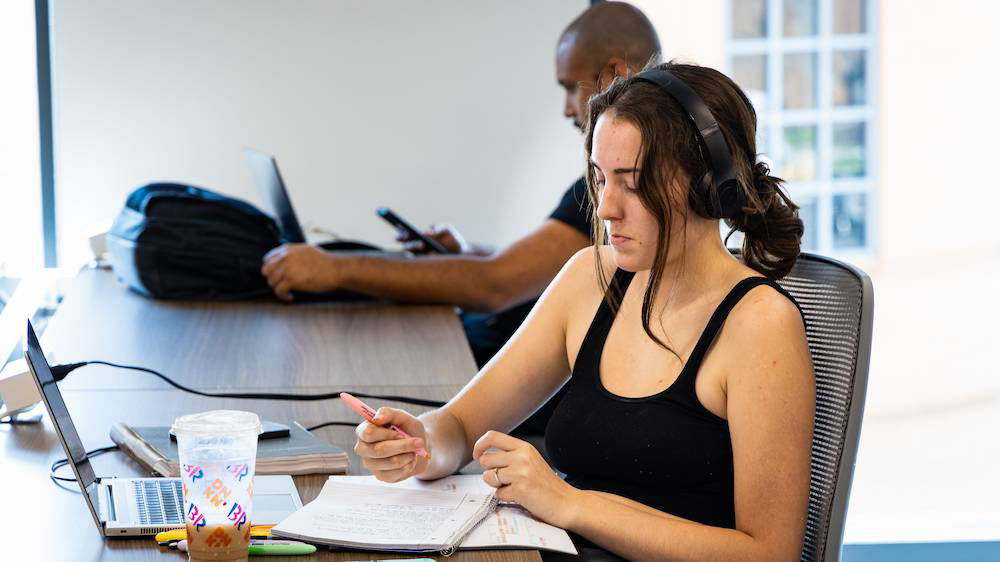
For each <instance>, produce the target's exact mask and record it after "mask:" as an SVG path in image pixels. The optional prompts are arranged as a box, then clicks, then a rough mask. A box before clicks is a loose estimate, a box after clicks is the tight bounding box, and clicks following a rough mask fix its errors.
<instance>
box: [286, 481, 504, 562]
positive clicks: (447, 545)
mask: <svg viewBox="0 0 1000 562" xmlns="http://www.w3.org/2000/svg"><path fill="white" fill-rule="evenodd" d="M496 505H497V500H496V496H495V495H494V494H492V493H490V494H480V493H456V492H446V491H440V490H417V489H412V488H405V487H388V486H374V485H370V484H365V483H358V482H351V481H341V480H338V479H336V478H330V479H329V480H327V481H326V484H324V485H323V490H322V491H320V493H319V496H317V498H316V499H315V500H313V501H312V502H310V503H309V504H307V505H306V506H305V507H303V508H302V509H300V510H298V511H296V512H295V513H293V514H292V515H290V516H288V517H287V518H286V519H285V520H284V521H282V522H281V523H279V524H278V525H277V526H276V527H273V528H272V529H271V535H272V536H275V537H280V538H288V539H297V540H303V541H306V542H310V543H314V544H325V545H330V546H337V547H342V548H349V549H358V550H381V551H402V552H441V553H443V554H450V553H451V552H454V551H455V549H456V548H457V547H458V545H459V543H461V542H462V539H463V538H464V537H465V536H466V535H467V534H469V531H471V530H472V528H473V527H475V526H476V525H477V524H478V523H479V522H480V521H482V520H483V518H485V517H486V516H487V515H488V514H489V513H491V512H492V511H493V510H494V509H495V508H496Z"/></svg>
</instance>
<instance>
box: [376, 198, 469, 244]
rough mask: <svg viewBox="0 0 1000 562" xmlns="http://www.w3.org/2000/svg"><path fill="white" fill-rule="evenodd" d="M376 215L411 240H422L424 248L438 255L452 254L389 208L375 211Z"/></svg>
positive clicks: (380, 208)
mask: <svg viewBox="0 0 1000 562" xmlns="http://www.w3.org/2000/svg"><path fill="white" fill-rule="evenodd" d="M375 214H377V215H378V216H380V217H382V218H383V219H384V220H385V221H386V222H388V223H389V224H391V225H392V226H394V227H395V228H396V229H397V230H400V231H402V232H405V233H406V234H408V235H409V237H410V238H412V239H414V240H420V241H421V242H423V243H424V246H426V247H427V248H428V250H430V251H432V252H436V253H438V254H448V253H451V252H449V251H448V249H447V248H445V247H444V246H442V245H441V244H440V243H439V242H438V241H437V240H434V239H432V238H428V237H427V236H424V235H423V234H421V232H420V231H419V230H417V229H416V228H413V225H411V224H410V223H408V222H406V221H404V220H403V219H401V218H399V216H398V215H396V213H393V212H392V211H391V210H389V208H388V207H379V208H378V209H376V210H375Z"/></svg>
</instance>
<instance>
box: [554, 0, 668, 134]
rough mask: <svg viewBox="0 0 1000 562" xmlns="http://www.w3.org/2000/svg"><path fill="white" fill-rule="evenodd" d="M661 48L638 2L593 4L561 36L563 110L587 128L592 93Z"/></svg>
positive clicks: (558, 72)
mask: <svg viewBox="0 0 1000 562" xmlns="http://www.w3.org/2000/svg"><path fill="white" fill-rule="evenodd" d="M659 52H660V40H659V39H658V38H657V36H656V30H655V29H653V24H652V23H650V21H649V19H648V18H647V17H646V16H645V14H643V13H642V12H641V11H639V9H638V8H636V7H635V6H632V5H631V4H626V3H624V2H601V3H599V4H595V5H594V6H591V7H590V8H589V9H588V10H587V11H585V12H584V13H582V14H580V16H579V17H577V18H576V19H575V20H573V21H572V23H570V24H569V26H568V27H567V28H566V30H565V31H563V33H562V35H561V36H560V37H559V47H558V49H557V51H556V79H557V80H558V81H559V84H560V85H562V87H563V88H565V89H566V105H565V108H564V111H563V114H564V115H565V116H566V117H569V118H570V119H572V120H573V123H574V124H575V125H576V126H577V127H578V128H580V129H581V130H582V129H583V122H584V121H585V120H586V116H585V115H584V110H585V109H586V102H587V99H588V98H590V96H592V95H593V94H596V93H597V92H598V91H600V90H601V88H605V87H607V85H608V84H610V83H611V81H612V80H614V78H615V76H628V75H629V74H631V73H634V72H637V71H638V70H640V69H642V68H643V67H644V66H645V65H646V63H647V62H649V60H650V59H651V58H652V57H653V56H654V55H658V54H659Z"/></svg>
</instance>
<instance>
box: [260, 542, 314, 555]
mask: <svg viewBox="0 0 1000 562" xmlns="http://www.w3.org/2000/svg"><path fill="white" fill-rule="evenodd" d="M314 552H316V547H315V546H313V545H311V544H306V543H304V542H299V541H275V540H252V541H250V553H249V554H250V556H295V555H299V554H312V553H314Z"/></svg>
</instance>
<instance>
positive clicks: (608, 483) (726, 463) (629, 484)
mask: <svg viewBox="0 0 1000 562" xmlns="http://www.w3.org/2000/svg"><path fill="white" fill-rule="evenodd" d="M632 277H633V274H632V273H629V272H626V271H623V270H618V271H617V272H615V276H614V279H613V280H612V284H611V288H609V290H616V289H615V287H617V290H618V291H619V293H618V294H620V295H623V294H625V289H626V288H627V287H628V285H629V283H630V282H631V281H632ZM765 284H766V285H769V286H771V287H774V288H775V289H776V290H777V291H779V292H780V293H781V294H783V295H785V296H786V297H787V298H789V299H790V300H792V302H795V300H794V299H792V297H791V295H789V294H788V293H787V292H786V291H785V290H784V289H782V288H781V286H779V285H778V284H777V283H774V282H773V281H770V280H769V279H766V278H764V277H750V278H747V279H744V280H742V281H740V282H739V283H738V284H737V285H736V286H735V287H734V288H733V289H732V290H731V291H730V292H729V294H728V295H726V298H724V299H723V300H722V302H721V303H720V304H719V306H718V308H716V310H715V312H714V313H713V314H712V316H711V318H710V319H709V321H708V325H707V326H706V327H705V330H704V331H703V332H702V334H701V337H700V338H699V339H698V342H697V344H696V345H695V347H694V350H693V351H692V353H691V357H690V358H689V359H688V361H687V363H686V364H685V365H684V368H683V369H682V370H681V372H680V375H678V377H677V380H676V381H675V382H674V383H673V384H672V385H671V386H670V387H668V388H667V389H666V390H663V391H662V392H659V393H657V394H654V395H652V396H646V397H641V398H625V397H622V396H617V395H615V394H612V393H611V392H610V391H608V390H607V389H606V388H605V387H604V385H603V384H602V383H601V376H600V372H599V368H598V366H599V365H600V364H601V353H602V352H603V350H604V342H605V340H607V337H608V332H609V331H610V330H611V324H612V322H614V318H615V315H614V314H613V313H612V312H611V308H610V306H609V305H608V303H607V301H606V300H602V302H601V306H600V308H599V309H598V310H597V314H596V315H595V316H594V321H593V323H592V324H591V325H590V329H589V330H588V331H587V335H586V337H585V338H584V340H583V343H582V345H581V346H580V352H579V354H578V355H577V358H576V364H575V365H574V367H573V374H572V377H571V378H570V380H569V382H567V383H566V390H567V392H566V396H565V397H564V398H563V399H562V401H561V402H560V403H559V406H558V407H557V408H556V410H555V412H554V413H553V414H552V418H551V420H550V421H549V424H548V427H547V428H546V432H545V447H546V449H547V451H548V454H549V457H550V458H551V460H552V462H553V464H554V465H555V467H556V468H557V469H558V470H559V471H560V472H563V473H565V474H566V480H567V482H568V483H570V484H571V485H573V486H574V487H577V488H581V489H585V490H599V491H603V492H609V493H612V494H616V495H620V496H623V497H626V498H629V499H632V500H635V501H637V502H641V503H643V504H646V505H648V506H650V507H653V508H656V509H659V510H661V511H664V512H666V513H670V514H672V515H676V516H678V517H683V518H685V519H689V520H692V521H697V522H699V523H703V524H705V525H712V526H717V527H727V528H733V526H734V525H735V521H734V519H735V515H734V507H733V501H734V500H733V451H732V442H731V441H730V437H729V424H728V422H727V421H726V420H724V419H722V418H720V417H718V416H716V415H715V414H713V413H711V412H709V411H708V410H707V409H705V407H704V406H703V405H702V404H701V402H700V401H699V400H698V397H697V396H696V395H695V379H696V377H697V376H698V370H699V368H700V367H701V363H702V360H703V359H704V358H705V354H706V353H707V351H708V349H709V347H710V346H711V345H712V342H713V341H714V340H715V338H716V336H717V335H718V333H719V330H720V329H721V328H722V325H723V323H724V322H725V320H726V317H727V316H728V315H729V312H730V311H731V310H732V309H733V307H734V306H735V305H736V303H737V302H739V300H740V299H741V298H743V296H744V295H745V294H746V293H747V292H748V291H749V290H750V289H753V288H754V287H757V286H759V285H765ZM796 306H797V305H796Z"/></svg>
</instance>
